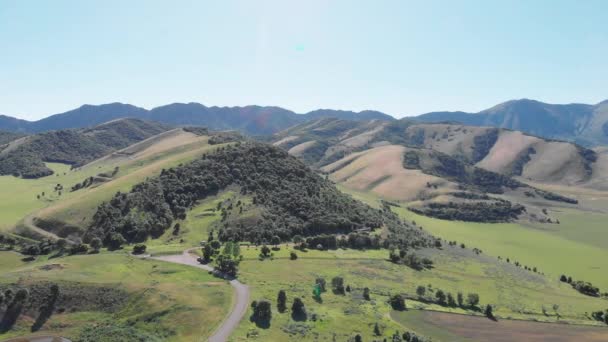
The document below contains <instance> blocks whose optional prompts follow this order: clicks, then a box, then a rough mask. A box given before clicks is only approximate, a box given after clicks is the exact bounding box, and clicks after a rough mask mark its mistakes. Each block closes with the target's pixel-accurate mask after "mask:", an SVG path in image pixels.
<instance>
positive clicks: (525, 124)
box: [415, 99, 608, 146]
mask: <svg viewBox="0 0 608 342" xmlns="http://www.w3.org/2000/svg"><path fill="white" fill-rule="evenodd" d="M415 119H416V120H419V121H423V122H441V121H449V122H458V123H462V124H465V125H471V126H492V127H499V128H508V129H512V130H518V131H522V132H525V133H529V134H533V135H537V136H541V137H544V138H550V139H561V140H568V141H573V142H576V143H578V144H580V145H585V146H593V145H602V144H607V143H608V100H606V101H603V102H600V103H598V104H596V105H589V104H578V103H574V104H563V105H562V104H548V103H543V102H539V101H535V100H529V99H522V100H513V101H507V102H504V103H501V104H499V105H496V106H494V107H492V108H489V109H486V110H483V111H481V112H478V113H465V112H433V113H427V114H423V115H420V116H417V117H416V118H415Z"/></svg>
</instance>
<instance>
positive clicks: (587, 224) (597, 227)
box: [340, 186, 608, 291]
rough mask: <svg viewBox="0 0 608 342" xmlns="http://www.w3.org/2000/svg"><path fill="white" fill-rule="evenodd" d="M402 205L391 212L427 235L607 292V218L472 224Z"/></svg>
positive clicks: (565, 213)
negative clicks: (441, 218)
mask: <svg viewBox="0 0 608 342" xmlns="http://www.w3.org/2000/svg"><path fill="white" fill-rule="evenodd" d="M340 189H341V190H342V191H344V192H346V193H349V194H351V195H352V196H353V197H355V198H357V199H359V200H361V201H364V202H366V203H368V204H370V205H372V206H375V207H378V206H379V198H378V197H376V196H375V195H373V194H370V193H365V192H357V191H353V190H350V189H348V188H346V187H344V186H340ZM406 207H407V203H402V205H401V207H393V211H395V212H396V213H397V214H399V215H400V216H401V217H402V218H403V219H406V220H408V221H414V222H416V224H417V225H418V226H421V227H423V228H424V229H425V230H427V231H428V232H430V233H431V234H433V235H435V236H438V237H441V238H442V239H445V240H447V241H457V242H458V243H459V244H460V243H464V244H465V245H466V246H467V247H469V248H475V247H476V248H479V249H481V250H482V251H483V252H484V254H486V255H491V256H493V257H495V258H498V257H499V256H500V257H501V258H503V260H504V259H506V258H509V259H510V260H511V261H512V262H515V261H519V262H520V263H521V264H522V265H526V266H529V267H537V268H538V269H539V270H540V271H541V272H543V273H545V275H546V276H547V277H550V278H552V279H558V278H559V276H560V275H562V274H566V275H568V276H572V277H573V278H574V279H579V280H584V281H588V282H591V283H593V284H595V285H596V286H599V287H600V288H601V289H606V290H604V291H608V277H607V276H606V274H608V264H607V263H606V262H605V260H608V248H606V247H607V246H608V245H607V244H608V230H607V229H606V222H607V220H608V214H604V213H601V212H587V211H581V210H576V209H566V208H551V209H549V210H550V211H551V215H552V216H554V217H556V218H558V219H559V221H560V224H541V223H519V222H514V223H475V222H464V221H447V220H439V219H434V218H430V217H426V216H421V215H417V214H415V213H413V212H411V211H409V210H407V209H406Z"/></svg>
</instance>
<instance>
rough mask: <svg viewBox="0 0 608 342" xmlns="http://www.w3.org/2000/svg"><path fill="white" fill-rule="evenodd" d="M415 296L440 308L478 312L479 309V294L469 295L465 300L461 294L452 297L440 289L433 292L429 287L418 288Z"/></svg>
mask: <svg viewBox="0 0 608 342" xmlns="http://www.w3.org/2000/svg"><path fill="white" fill-rule="evenodd" d="M416 295H417V296H418V299H419V300H421V301H424V302H427V303H436V304H439V305H441V306H449V307H453V308H456V307H459V308H462V309H473V310H478V309H479V307H478V305H479V294H477V293H469V294H467V296H466V298H465V296H464V294H463V293H462V292H458V293H457V294H456V296H454V295H453V294H452V293H450V292H446V291H443V290H441V289H436V290H434V289H433V288H432V287H431V286H430V285H429V286H422V285H421V286H418V287H417V288H416Z"/></svg>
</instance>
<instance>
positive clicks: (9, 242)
mask: <svg viewBox="0 0 608 342" xmlns="http://www.w3.org/2000/svg"><path fill="white" fill-rule="evenodd" d="M16 244H17V240H16V239H15V238H13V237H11V236H6V235H3V234H0V246H2V247H4V248H6V249H9V250H11V249H13V248H14V247H15V245H16Z"/></svg>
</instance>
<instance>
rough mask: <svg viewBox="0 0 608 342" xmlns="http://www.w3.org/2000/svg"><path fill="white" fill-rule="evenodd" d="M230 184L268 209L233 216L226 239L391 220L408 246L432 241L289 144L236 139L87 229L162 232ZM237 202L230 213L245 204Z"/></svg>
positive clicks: (113, 206) (99, 215)
mask: <svg viewBox="0 0 608 342" xmlns="http://www.w3.org/2000/svg"><path fill="white" fill-rule="evenodd" d="M229 186H238V187H239V189H240V192H241V193H242V194H244V195H248V196H251V198H252V201H253V203H254V204H256V205H257V206H259V207H261V210H262V213H261V214H259V215H257V218H256V219H255V220H251V221H250V222H243V221H239V222H230V221H226V222H225V224H224V225H223V226H222V227H220V229H219V231H218V236H219V238H220V239H221V240H224V241H225V240H233V241H250V242H255V243H262V242H268V241H270V240H271V239H272V238H273V237H274V236H277V237H278V238H279V239H282V240H289V239H290V238H291V237H293V236H295V235H302V236H312V235H319V234H336V233H342V234H348V233H351V232H355V231H358V230H374V229H376V228H385V229H387V231H388V232H389V234H391V235H395V236H399V241H401V243H402V244H404V245H409V246H425V245H429V244H430V238H429V237H427V236H425V235H424V234H422V233H421V232H419V231H417V230H415V229H412V228H411V227H408V226H407V225H404V224H402V223H401V222H399V221H398V220H395V219H394V218H393V217H391V216H387V215H385V214H384V213H383V212H382V211H378V210H374V209H371V208H369V207H368V206H366V205H363V204H361V203H360V202H358V201H355V200H353V199H351V198H350V197H349V196H345V195H344V194H342V193H341V192H339V191H338V190H336V188H335V187H334V186H333V185H332V184H331V183H330V182H329V181H327V180H325V179H323V178H322V177H320V176H319V175H317V174H315V173H314V172H312V171H311V170H310V169H308V168H307V167H306V166H305V165H304V164H302V163H301V162H300V161H298V160H297V159H296V158H294V157H291V156H289V155H288V154H287V153H286V152H284V151H282V150H280V149H278V148H275V147H272V146H269V145H264V144H259V143H254V142H245V143H242V144H241V143H237V144H236V145H234V146H232V145H229V146H227V147H225V148H219V149H218V150H217V152H215V153H212V154H209V155H204V156H203V157H202V158H200V159H198V160H196V161H194V162H192V163H190V164H187V165H183V166H180V167H176V168H172V169H168V170H164V171H163V172H162V173H161V175H160V176H159V177H157V178H153V179H150V180H149V181H146V182H144V183H141V184H139V185H137V186H136V187H134V188H133V190H132V191H131V192H129V193H119V194H116V196H114V198H113V199H112V200H111V201H109V202H107V203H104V204H103V205H101V206H99V208H98V210H97V212H96V213H95V215H94V217H93V221H92V223H91V225H90V228H89V230H88V231H87V234H86V236H85V238H86V239H91V238H93V237H99V238H102V239H103V241H104V242H105V243H108V241H110V240H111V239H112V238H113V236H114V234H116V233H118V234H121V235H122V236H123V237H124V238H125V239H126V240H127V241H145V240H146V239H147V238H148V237H159V236H161V235H163V233H164V232H165V231H166V230H167V229H168V228H170V227H171V226H172V225H173V223H174V221H175V220H176V219H184V218H186V217H187V212H188V211H189V210H190V209H191V208H193V207H194V206H196V205H197V202H198V201H199V200H203V199H205V198H207V197H209V196H214V195H216V194H217V193H218V192H219V191H221V190H223V189H226V188H227V187H229ZM239 205H240V203H236V204H235V205H234V206H230V208H228V209H227V211H226V213H224V215H229V214H230V212H231V211H236V210H239V213H242V211H243V208H242V207H240V208H238V209H237V207H239Z"/></svg>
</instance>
